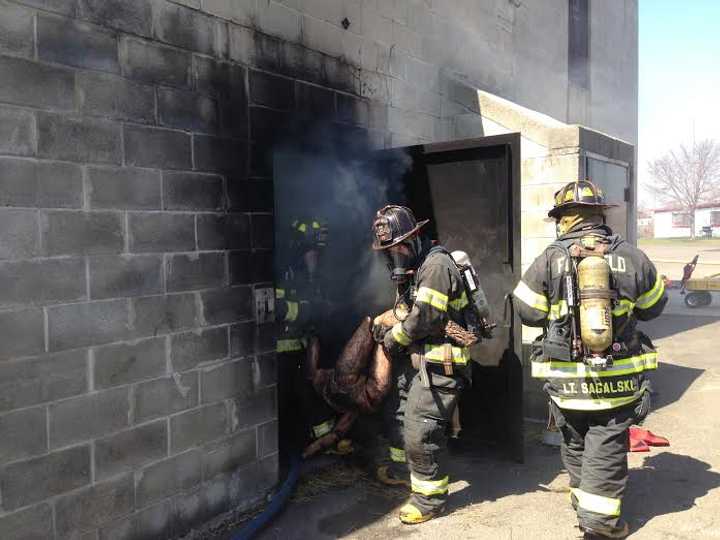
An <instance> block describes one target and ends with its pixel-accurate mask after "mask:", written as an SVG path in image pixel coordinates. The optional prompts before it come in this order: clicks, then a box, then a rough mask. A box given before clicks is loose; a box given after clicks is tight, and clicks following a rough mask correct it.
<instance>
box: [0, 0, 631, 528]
mask: <svg viewBox="0 0 720 540" xmlns="http://www.w3.org/2000/svg"><path fill="white" fill-rule="evenodd" d="M626 4H628V5H629V7H628V9H629V10H630V11H632V5H633V4H634V2H626ZM546 7H547V3H546V2H538V3H533V2H522V3H521V2H507V1H506V0H483V2H476V1H475V0H460V1H458V2H453V4H452V7H450V6H449V4H446V3H440V2H434V1H430V0H390V1H385V0H277V1H275V0H0V279H1V282H2V284H3V287H2V288H1V290H0V538H3V539H6V538H7V539H15V538H23V539H27V538H53V539H64V538H82V539H83V540H86V539H93V540H99V539H107V538H113V539H114V538H134V539H137V538H164V537H170V538H171V537H177V536H181V535H182V534H184V533H185V532H186V531H187V530H189V529H190V528H191V527H194V526H197V525H198V524H199V523H202V522H203V521H205V520H207V519H208V518H210V517H212V516H214V515H216V514H218V513H220V512H222V511H224V510H227V509H228V508H230V507H232V506H235V505H240V506H242V507H247V506H250V505H252V504H255V503H256V502H257V501H259V500H261V499H262V497H263V496H264V495H265V494H266V493H267V491H268V490H269V489H271V488H272V487H273V486H274V485H275V483H276V481H277V476H278V458H277V422H276V405H275V403H276V396H275V391H276V390H275V358H274V355H273V353H272V351H273V349H274V341H273V335H274V333H273V329H272V327H271V326H270V325H258V324H257V322H256V320H255V313H254V310H253V304H252V294H253V289H254V288H257V287H265V286H270V285H271V281H272V278H273V268H272V257H273V250H272V247H273V245H272V244H273V230H272V226H273V216H272V210H273V205H274V201H273V183H272V160H271V150H272V148H273V145H274V144H276V143H278V142H279V141H287V140H292V139H293V138H294V139H302V135H303V134H304V129H306V128H307V127H309V126H312V124H313V123H315V122H316V121H318V120H320V119H322V120H323V121H324V122H325V123H330V124H332V126H333V127H332V133H333V134H334V135H335V136H336V137H337V140H336V141H334V143H335V144H336V145H337V146H338V147H339V148H351V149H353V150H352V151H356V150H358V149H360V150H361V151H364V150H367V149H374V148H384V147H389V146H401V145H406V144H416V143H422V142H431V141H437V140H444V139H448V138H453V137H457V136H459V135H462V133H466V132H467V133H468V134H477V133H475V132H474V131H473V130H475V129H476V123H477V122H476V121H475V119H474V118H475V116H477V115H478V114H479V112H480V111H479V108H478V106H477V99H476V97H475V94H474V91H472V90H468V88H472V87H478V88H484V89H486V90H488V91H490V92H493V93H495V94H498V95H501V96H503V97H506V98H508V99H512V100H514V101H517V102H519V103H521V104H524V105H526V106H528V107H531V108H533V109H536V110H539V111H542V112H545V113H547V114H551V115H554V116H556V117H558V118H561V119H562V118H563V117H564V115H565V114H566V109H567V107H566V103H567V100H566V94H567V91H566V87H567V80H566V79H567V77H566V74H565V73H564V72H563V69H564V68H565V60H566V58H565V57H564V56H563V53H562V51H563V47H564V46H565V44H566V40H567V35H566V34H565V32H564V30H563V28H564V26H563V25H565V24H566V20H567V11H566V2H564V0H553V2H552V10H546V9H545V8H546ZM635 9H636V8H635ZM612 23H613V20H612V17H609V19H608V23H607V25H608V28H611V27H612ZM536 27H537V28H536ZM540 27H552V29H553V31H552V32H540V31H539V28H540ZM532 28H535V29H536V30H538V31H535V32H528V31H527V30H528V29H532ZM610 34H611V35H612V39H613V40H615V41H616V42H618V43H621V45H620V46H621V48H624V46H623V45H622V43H623V42H622V39H620V38H621V36H620V37H618V36H616V35H614V34H612V32H611V33H610ZM531 38H532V39H531ZM542 51H545V52H546V54H543V52H542ZM530 53H532V54H530ZM530 57H531V58H532V62H531V64H532V70H530V71H528V70H529V68H528V65H527V64H528V62H527V61H526V60H523V59H527V58H530ZM523 66H525V67H523ZM598 69H599V70H601V69H602V66H599V67H598ZM539 74H547V75H548V77H547V78H543V77H540V76H539ZM448 78H452V79H456V80H457V79H460V80H463V81H465V82H466V83H467V86H463V85H457V84H451V85H448V84H446V82H447V79H448ZM628 78H629V79H632V78H633V73H630V74H629V75H628ZM539 82H542V83H543V85H544V86H543V89H542V91H538V87H537V84H538V83H539ZM632 84H634V83H633V82H632V80H630V83H629V84H627V85H625V86H627V87H632V88H634V87H633V86H632ZM621 86H622V85H621ZM463 89H465V90H468V91H464V90H463ZM599 98H600V99H599V101H602V102H607V100H606V99H604V98H603V96H599ZM591 102H592V100H591ZM460 117H462V118H460ZM628 117H632V114H628V113H627V111H625V112H623V113H622V114H621V115H618V116H617V117H615V118H611V117H609V116H607V115H605V116H603V117H602V118H603V125H598V126H594V125H591V127H595V128H597V129H602V130H603V131H606V132H609V133H612V134H616V135H619V136H623V135H624V133H623V132H621V131H622V130H623V129H625V128H626V127H627V118H628ZM460 120H462V121H460ZM615 121H617V122H618V123H617V125H615V124H613V122H615ZM616 127H617V129H616Z"/></svg>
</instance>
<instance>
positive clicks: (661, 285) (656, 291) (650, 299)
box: [635, 276, 665, 309]
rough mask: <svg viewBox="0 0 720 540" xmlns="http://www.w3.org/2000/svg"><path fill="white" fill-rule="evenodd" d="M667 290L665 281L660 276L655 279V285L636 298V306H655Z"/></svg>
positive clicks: (641, 307)
mask: <svg viewBox="0 0 720 540" xmlns="http://www.w3.org/2000/svg"><path fill="white" fill-rule="evenodd" d="M664 292H665V282H664V281H663V280H662V279H660V276H658V277H657V279H656V280H655V285H653V288H652V289H650V290H649V291H648V292H646V293H645V294H641V295H640V296H639V297H638V299H637V300H635V307H637V308H638V309H649V308H651V307H653V306H654V305H655V304H657V303H658V301H659V300H660V299H661V298H662V295H663V293H664Z"/></svg>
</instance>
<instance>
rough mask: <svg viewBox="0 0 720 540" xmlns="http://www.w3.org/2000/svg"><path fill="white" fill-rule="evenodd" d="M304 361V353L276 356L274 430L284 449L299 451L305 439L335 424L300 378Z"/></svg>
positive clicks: (332, 413)
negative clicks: (276, 381)
mask: <svg viewBox="0 0 720 540" xmlns="http://www.w3.org/2000/svg"><path fill="white" fill-rule="evenodd" d="M305 358H306V352H305V350H301V351H292V352H281V353H277V364H278V409H279V414H278V418H279V427H278V429H279V433H280V441H281V444H282V446H283V447H284V448H286V449H292V450H301V449H302V447H304V446H305V444H306V443H307V441H308V439H313V440H314V439H317V438H319V437H322V436H323V435H325V434H327V433H330V431H332V429H333V427H334V424H335V411H334V410H333V409H332V407H330V405H328V404H327V403H326V402H325V400H323V398H322V397H321V396H319V395H318V393H317V392H315V388H313V386H312V383H311V382H310V381H309V380H307V379H306V378H305V376H304V369H303V367H304V363H305Z"/></svg>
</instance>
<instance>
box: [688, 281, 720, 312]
mask: <svg viewBox="0 0 720 540" xmlns="http://www.w3.org/2000/svg"><path fill="white" fill-rule="evenodd" d="M685 290H686V291H687V294H686V295H685V305H686V306H687V307H689V308H697V307H705V306H709V305H710V303H711V302H712V294H711V293H712V292H713V291H720V273H718V274H713V275H711V276H707V277H704V278H695V279H688V280H687V281H686V282H685Z"/></svg>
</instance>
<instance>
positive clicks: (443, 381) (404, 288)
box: [373, 206, 470, 524]
mask: <svg viewBox="0 0 720 540" xmlns="http://www.w3.org/2000/svg"><path fill="white" fill-rule="evenodd" d="M427 223H428V222H427V221H421V222H419V223H418V222H417V221H416V220H415V216H414V215H413V213H412V211H411V210H410V209H409V208H406V207H403V206H386V207H384V208H382V209H381V210H379V211H378V212H377V215H376V218H375V222H374V223H373V233H374V236H375V240H374V243H373V249H375V250H377V251H379V252H381V253H382V254H383V255H385V257H386V262H387V264H388V268H389V270H390V275H391V278H392V279H393V281H395V283H396V284H397V287H398V296H397V298H398V301H397V303H396V309H395V312H396V316H397V318H398V319H399V320H401V322H400V323H398V324H396V325H395V326H394V327H392V328H386V327H376V328H375V329H374V333H375V335H376V339H377V340H378V341H380V342H381V343H383V346H384V348H385V349H386V350H387V352H388V353H389V354H390V356H391V357H392V359H393V375H394V377H395V381H396V383H397V390H396V392H394V393H393V395H392V396H390V397H389V398H388V399H387V401H386V403H385V411H384V417H385V419H386V426H387V430H386V431H388V433H387V435H388V437H389V439H390V445H391V447H390V449H389V458H390V465H389V466H382V467H380V468H379V469H378V471H377V474H378V478H379V479H380V480H381V481H383V482H384V483H386V484H391V485H392V484H409V486H410V489H411V492H412V495H411V499H410V501H409V503H408V504H406V505H405V506H403V507H402V508H401V510H400V516H399V517H400V520H401V521H402V522H403V523H406V524H415V523H422V522H424V521H427V520H429V519H431V518H433V517H435V516H436V515H438V514H439V513H440V512H441V511H442V510H443V508H444V505H445V502H446V500H447V496H448V483H449V477H448V471H447V455H446V453H447V436H446V430H447V427H448V424H449V422H450V421H451V419H452V415H453V412H454V410H455V407H456V406H457V402H458V397H459V393H460V391H461V389H462V388H463V386H464V385H465V384H466V381H467V377H466V373H467V365H468V363H469V360H470V355H469V351H468V349H467V348H463V347H457V346H454V345H453V344H451V343H450V342H449V341H448V339H447V338H446V337H445V336H444V327H445V324H446V323H447V321H448V320H449V319H450V320H453V321H455V322H457V323H458V324H460V325H461V326H466V324H465V315H464V313H465V309H466V308H467V307H468V298H467V295H466V293H465V288H464V284H463V281H462V277H461V275H460V272H459V271H458V269H457V266H456V265H455V263H454V261H453V260H452V259H451V257H450V254H449V253H448V252H447V251H446V250H445V249H444V248H443V247H441V246H431V245H430V244H429V243H428V242H427V241H426V240H425V239H423V238H421V236H420V234H419V231H420V229H421V228H422V227H423V226H424V225H425V224H427Z"/></svg>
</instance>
